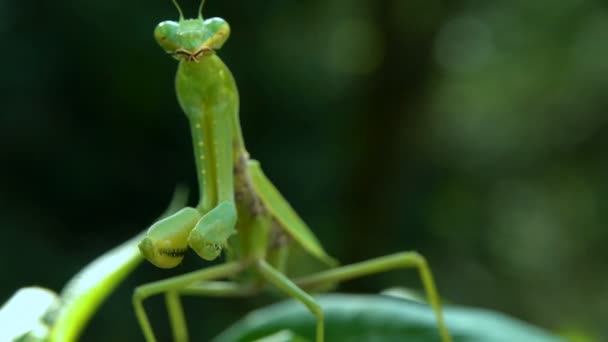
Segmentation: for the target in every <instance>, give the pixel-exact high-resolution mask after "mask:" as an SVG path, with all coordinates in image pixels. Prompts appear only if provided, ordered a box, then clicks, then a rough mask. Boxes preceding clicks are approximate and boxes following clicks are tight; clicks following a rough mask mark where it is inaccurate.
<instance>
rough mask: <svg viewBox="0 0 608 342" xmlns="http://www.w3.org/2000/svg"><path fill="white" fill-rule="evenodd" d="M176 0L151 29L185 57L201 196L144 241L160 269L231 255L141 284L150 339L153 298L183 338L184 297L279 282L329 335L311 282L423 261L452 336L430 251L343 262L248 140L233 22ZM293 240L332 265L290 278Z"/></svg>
mask: <svg viewBox="0 0 608 342" xmlns="http://www.w3.org/2000/svg"><path fill="white" fill-rule="evenodd" d="M173 3H174V5H175V6H176V8H177V10H178V13H179V20H178V21H177V22H175V21H163V22H161V23H160V24H159V25H158V26H157V27H156V29H155V31H154V37H155V39H156V41H157V42H158V44H159V45H160V46H161V48H162V49H163V50H164V51H165V52H166V53H168V54H169V55H171V56H172V57H173V58H175V59H177V60H178V61H179V66H178V70H177V76H176V92H177V98H178V102H179V104H180V106H181V108H182V110H183V111H184V113H185V114H186V117H187V119H188V121H189V123H190V128H191V134H192V140H193V146H194V158H195V165H196V171H197V179H198V186H199V196H200V200H199V202H198V204H197V206H196V207H184V208H182V209H181V210H179V211H177V212H176V213H174V214H173V215H170V216H168V217H166V218H164V219H162V220H160V221H158V222H156V223H154V224H152V225H151V227H150V228H149V229H148V231H147V233H146V234H145V236H144V238H143V239H142V240H141V242H140V243H139V249H140V251H141V253H142V254H143V256H144V257H145V258H146V259H147V260H148V261H150V262H151V263H152V264H154V265H155V266H158V267H161V268H173V267H175V266H177V265H179V264H180V263H181V261H182V260H183V258H184V256H185V254H186V252H187V250H188V248H191V249H192V250H194V251H195V252H196V254H197V255H198V256H200V257H201V258H202V259H205V260H209V261H211V260H215V259H216V258H218V257H219V256H220V255H221V254H222V252H224V253H225V256H226V262H225V263H224V264H221V265H217V266H212V267H208V268H204V269H201V270H197V271H193V272H190V273H186V274H183V275H179V276H176V277H172V278H169V279H164V280H160V281H156V282H153V283H149V284H146V285H143V286H140V287H138V288H137V289H136V290H135V293H134V295H133V305H134V308H135V313H136V316H137V319H138V321H139V324H140V325H141V328H142V332H143V335H144V336H145V339H146V341H148V342H153V341H156V337H155V335H154V332H153V329H152V326H151V324H150V322H149V320H148V317H147V314H146V311H145V309H144V306H143V303H144V300H145V299H147V298H149V297H150V296H153V295H158V294H164V296H165V299H166V304H167V310H168V313H169V318H170V322H171V327H172V331H173V337H174V339H175V340H176V341H186V340H187V339H188V333H187V328H186V321H185V317H184V313H183V309H182V306H181V301H180V296H182V295H209V296H248V295H254V294H256V293H258V292H260V291H263V290H266V289H268V288H272V287H274V288H276V289H278V290H280V291H282V292H283V293H284V294H286V295H288V296H290V297H293V298H295V299H296V300H298V301H300V302H301V303H302V304H303V305H305V306H306V308H307V309H308V310H309V311H310V313H311V314H312V315H314V317H315V318H316V341H317V342H323V340H324V319H323V310H322V308H321V306H320V305H319V304H318V303H317V302H316V301H315V299H314V298H313V297H312V296H311V295H310V294H308V293H307V292H306V290H308V289H316V288H319V287H320V286H323V285H328V284H334V283H337V282H340V281H344V280H348V279H352V278H357V277H363V276H366V275H370V274H374V273H380V272H384V271H389V270H393V269H398V268H417V269H418V271H419V273H420V277H421V280H422V283H423V286H424V289H425V292H426V295H427V297H428V300H429V303H430V305H431V307H432V308H433V310H434V312H435V316H436V320H437V327H438V330H439V335H440V336H441V340H442V341H443V342H449V341H451V337H450V335H449V333H448V330H447V327H446V325H445V322H444V319H443V314H442V310H441V305H440V300H439V295H438V292H437V290H436V287H435V284H434V281H433V277H432V275H431V270H430V268H429V266H428V265H427V262H426V260H425V259H424V257H423V256H421V255H420V254H418V253H416V252H402V253H396V254H392V255H388V256H384V257H380V258H376V259H371V260H367V261H363V262H359V263H355V264H351V265H346V266H341V267H338V266H337V262H336V261H335V260H334V259H333V258H332V257H331V256H330V255H329V254H328V253H327V252H326V251H325V250H324V249H323V247H322V246H321V244H320V243H319V241H318V240H317V238H316V237H315V235H314V234H313V233H312V231H311V230H310V228H309V227H308V226H307V225H306V224H305V223H304V221H303V220H302V219H301V218H300V217H299V216H298V215H297V213H296V212H295V211H294V209H293V208H292V207H291V206H290V204H289V203H288V202H287V201H286V200H285V199H284V198H283V196H282V195H281V194H280V192H279V191H278V190H277V189H276V188H275V187H274V185H273V184H272V183H271V182H270V180H269V179H268V178H267V177H266V176H265V174H264V173H263V171H262V169H261V167H260V164H259V162H257V161H256V160H254V159H250V157H249V153H248V152H247V150H246V148H245V144H244V141H243V136H242V133H241V127H240V121H239V113H238V107H239V105H238V93H237V87H236V83H235V80H234V78H233V76H232V74H231V72H230V70H229V69H228V68H227V67H226V65H224V63H223V62H222V61H221V59H220V58H219V57H218V56H217V52H218V51H219V50H220V48H221V47H222V46H223V44H224V43H225V42H226V40H227V39H228V37H229V35H230V27H229V25H228V23H227V22H226V21H225V20H223V19H221V18H210V19H204V18H203V16H202V9H203V5H204V0H203V1H201V3H200V6H199V9H198V17H197V18H195V19H184V16H183V13H182V11H181V9H180V7H179V5H178V4H177V2H176V0H173ZM292 243H294V244H297V245H299V247H301V248H303V249H304V250H305V251H306V252H307V253H308V254H309V255H310V256H312V257H313V258H316V259H317V260H319V261H320V262H322V263H323V264H325V265H327V269H326V270H324V271H320V272H318V273H315V274H311V275H306V276H302V277H299V278H295V279H290V278H288V277H287V276H286V274H285V272H286V270H285V265H286V260H287V258H288V256H289V251H290V248H291V247H290V244H292Z"/></svg>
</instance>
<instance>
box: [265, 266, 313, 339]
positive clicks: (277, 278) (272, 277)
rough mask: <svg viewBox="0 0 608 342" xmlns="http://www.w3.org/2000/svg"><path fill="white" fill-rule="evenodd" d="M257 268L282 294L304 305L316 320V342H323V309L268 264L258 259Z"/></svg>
mask: <svg viewBox="0 0 608 342" xmlns="http://www.w3.org/2000/svg"><path fill="white" fill-rule="evenodd" d="M257 268H258V270H259V271H260V274H261V275H262V277H264V279H266V280H267V281H268V282H269V283H271V284H273V285H274V286H276V287H277V288H279V289H280V290H282V291H283V292H285V293H287V294H288V295H290V296H292V297H294V298H295V299H297V300H299V301H300V302H302V304H304V305H305V306H306V307H307V308H308V310H310V312H311V313H312V314H313V315H314V316H315V318H316V319H317V339H316V342H323V338H324V337H323V336H324V330H325V324H324V322H323V308H321V305H319V303H317V302H316V301H315V299H314V298H312V296H311V295H309V294H308V293H306V292H304V290H302V289H301V288H300V287H298V285H296V284H295V283H294V282H292V281H291V280H289V278H287V277H286V276H285V275H284V274H283V273H281V272H279V271H278V270H277V269H275V268H274V267H272V266H271V265H270V264H268V263H267V262H266V261H265V260H263V259H260V260H258V262H257Z"/></svg>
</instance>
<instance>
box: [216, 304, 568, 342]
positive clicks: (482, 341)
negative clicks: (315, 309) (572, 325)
mask: <svg viewBox="0 0 608 342" xmlns="http://www.w3.org/2000/svg"><path fill="white" fill-rule="evenodd" d="M316 299H317V300H318V302H319V303H320V304H321V306H323V309H324V313H325V324H326V327H325V338H326V340H327V341H341V342H355V341H408V342H427V341H429V342H430V341H433V342H437V341H439V335H438V332H437V326H436V322H435V317H434V315H433V312H432V311H431V309H430V308H429V307H428V306H426V305H424V304H420V303H417V302H412V301H408V300H403V299H399V298H393V297H389V296H382V295H346V294H328V295H321V296H317V297H316ZM444 314H445V318H446V321H447V325H448V328H449V330H450V333H451V335H452V338H453V339H454V342H513V341H518V342H564V340H563V339H561V338H559V337H556V336H553V335H551V334H549V333H547V332H545V331H543V330H542V329H540V328H537V327H534V326H532V325H530V324H527V323H524V322H522V321H519V320H516V319H514V318H510V317H508V316H506V315H504V314H501V313H498V312H494V311H490V310H484V309H476V308H466V307H458V306H444ZM285 329H289V330H291V331H293V332H294V333H295V334H297V335H299V336H302V337H304V338H307V339H310V340H311V341H314V332H315V320H314V318H313V316H312V314H310V313H309V312H308V310H307V309H306V308H305V307H304V306H303V305H302V304H300V303H299V302H296V301H293V300H289V301H285V302H281V303H277V304H273V305H271V306H268V307H265V308H262V309H258V310H256V311H253V312H251V313H249V314H248V315H247V316H245V317H244V318H243V319H241V320H240V321H238V322H237V323H235V324H234V325H232V326H231V327H230V328H228V329H227V330H226V331H224V332H223V333H222V334H220V335H219V336H217V337H216V338H215V339H214V340H213V341H214V342H235V341H253V340H256V339H259V338H262V337H265V336H269V335H271V334H273V333H276V332H278V331H280V330H285Z"/></svg>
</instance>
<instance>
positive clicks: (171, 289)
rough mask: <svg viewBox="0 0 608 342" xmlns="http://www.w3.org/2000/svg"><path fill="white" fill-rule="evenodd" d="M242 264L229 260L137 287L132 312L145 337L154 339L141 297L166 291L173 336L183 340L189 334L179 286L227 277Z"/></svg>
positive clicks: (147, 339) (187, 286)
mask: <svg viewBox="0 0 608 342" xmlns="http://www.w3.org/2000/svg"><path fill="white" fill-rule="evenodd" d="M245 267H246V264H245V263H242V262H230V263H226V264H223V265H218V266H213V267H209V268H205V269H203V270H199V271H194V272H190V273H186V274H183V275H181V276H177V277H173V278H169V279H165V280H161V281H156V282H153V283H149V284H146V285H142V286H139V287H138V288H136V289H135V293H134V294H133V306H134V308H135V315H136V316H137V320H138V322H139V325H140V326H141V329H142V332H143V334H144V337H145V338H146V341H147V342H155V341H156V337H154V332H153V331H152V326H151V324H150V320H149V319H148V316H147V315H146V311H145V309H144V306H143V301H144V300H145V299H146V298H148V297H150V296H153V295H157V294H161V293H165V294H166V297H165V299H166V302H167V307H168V312H169V319H170V321H171V326H172V329H174V331H173V336H174V337H175V338H176V341H180V342H181V341H185V340H187V338H188V334H187V332H186V323H185V319H184V315H183V311H182V308H181V303H180V301H179V297H178V293H180V291H181V290H186V289H188V288H189V286H192V285H195V284H197V283H198V282H200V281H206V280H213V279H220V278H226V277H229V276H232V275H235V274H237V273H239V272H241V271H242V270H243V269H244V268H245ZM178 338H179V339H178Z"/></svg>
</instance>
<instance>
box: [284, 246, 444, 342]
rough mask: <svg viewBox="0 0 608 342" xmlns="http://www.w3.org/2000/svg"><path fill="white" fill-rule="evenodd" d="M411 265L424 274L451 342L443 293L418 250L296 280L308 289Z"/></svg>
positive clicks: (440, 324)
mask: <svg viewBox="0 0 608 342" xmlns="http://www.w3.org/2000/svg"><path fill="white" fill-rule="evenodd" d="M410 267H415V268H417V269H418V272H419V273H420V278H421V280H422V285H423V286H424V290H425V292H426V295H427V298H428V301H429V303H430V305H431V307H432V308H433V311H434V312H435V316H436V317H437V326H438V329H439V335H440V336H441V340H442V341H443V342H451V341H452V338H451V337H450V334H449V333H448V329H447V327H446V324H445V321H444V319H443V313H442V310H441V303H440V300H439V294H438V293H437V289H436V287H435V282H434V281H433V276H432V274H431V269H430V267H429V266H428V264H427V262H426V259H425V258H424V257H423V256H422V255H420V254H418V253H416V252H401V253H396V254H391V255H387V256H384V257H379V258H375V259H371V260H367V261H363V262H359V263H356V264H351V265H346V266H342V267H338V268H334V269H331V270H327V271H323V272H319V273H316V274H313V275H310V276H306V277H302V278H299V279H296V280H294V282H295V283H296V284H298V285H299V286H301V287H304V288H306V287H314V286H319V285H322V284H326V283H334V282H340V281H344V280H348V279H353V278H360V277H364V276H367V275H371V274H376V273H381V272H386V271H390V270H394V269H399V268H410Z"/></svg>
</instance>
